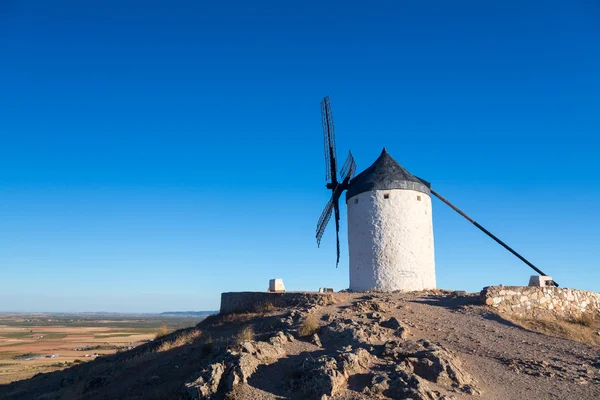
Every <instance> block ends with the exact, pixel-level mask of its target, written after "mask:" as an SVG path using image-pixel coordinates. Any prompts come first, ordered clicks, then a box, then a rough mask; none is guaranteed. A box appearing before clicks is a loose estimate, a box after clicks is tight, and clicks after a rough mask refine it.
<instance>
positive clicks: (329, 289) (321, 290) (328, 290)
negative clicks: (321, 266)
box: [319, 287, 334, 293]
mask: <svg viewBox="0 0 600 400" xmlns="http://www.w3.org/2000/svg"><path fill="white" fill-rule="evenodd" d="M333 292H334V290H333V288H330V287H322V288H319V293H333Z"/></svg>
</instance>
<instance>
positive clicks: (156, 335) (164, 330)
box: [154, 323, 169, 339]
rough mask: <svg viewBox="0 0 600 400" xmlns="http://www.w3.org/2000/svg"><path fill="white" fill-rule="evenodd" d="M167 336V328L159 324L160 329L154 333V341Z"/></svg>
mask: <svg viewBox="0 0 600 400" xmlns="http://www.w3.org/2000/svg"><path fill="white" fill-rule="evenodd" d="M168 334H169V328H167V324H165V323H162V324H160V328H158V329H157V330H156V332H155V333H154V339H160V338H161V337H163V336H167V335H168Z"/></svg>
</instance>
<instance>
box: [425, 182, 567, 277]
mask: <svg viewBox="0 0 600 400" xmlns="http://www.w3.org/2000/svg"><path fill="white" fill-rule="evenodd" d="M419 179H421V178H419ZM421 180H422V179H421ZM430 190H431V194H433V195H434V196H435V197H437V198H438V199H440V200H441V201H443V202H444V203H446V205H448V206H449V207H450V208H451V209H453V210H454V211H456V212H457V213H458V214H460V215H461V216H463V217H464V218H465V219H466V220H467V221H469V222H470V223H472V224H473V225H475V226H476V227H477V228H478V229H479V230H480V231H482V232H483V233H485V234H486V235H488V236H489V237H490V238H492V239H493V240H494V241H495V242H496V243H498V244H499V245H501V246H502V247H504V248H505V249H506V250H508V251H510V252H511V253H512V254H513V255H514V256H516V257H517V258H518V259H519V260H521V261H523V262H524V263H525V264H527V265H528V266H529V267H530V268H531V269H533V270H534V271H535V272H537V273H538V274H540V275H544V276H546V274H545V273H544V272H543V271H542V270H540V269H539V268H537V267H536V266H535V265H533V264H532V263H531V262H529V261H528V260H527V259H526V258H525V257H523V256H522V255H520V254H519V253H517V252H516V251H514V250H513V249H512V248H511V247H510V246H509V245H507V244H506V243H504V242H503V241H502V240H500V239H498V237H497V236H496V235H494V234H493V233H492V232H490V231H488V230H487V229H485V228H484V227H483V226H481V225H479V224H478V223H477V222H476V221H475V220H473V219H472V218H471V217H469V216H468V215H467V214H465V213H464V212H462V211H461V210H460V209H459V208H458V207H456V206H455V205H454V204H452V203H450V202H449V201H448V200H446V199H445V198H444V197H442V196H441V195H440V194H439V193H438V192H436V191H435V190H433V189H430ZM552 283H553V284H554V286H557V287H558V283H556V282H554V281H553V282H552Z"/></svg>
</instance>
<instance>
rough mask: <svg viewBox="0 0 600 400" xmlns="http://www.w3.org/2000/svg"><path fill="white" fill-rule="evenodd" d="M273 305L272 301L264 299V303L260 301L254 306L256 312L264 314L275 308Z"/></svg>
mask: <svg viewBox="0 0 600 400" xmlns="http://www.w3.org/2000/svg"><path fill="white" fill-rule="evenodd" d="M275 308H276V307H275V306H274V305H273V303H271V302H269V301H265V302H264V303H260V304H258V305H257V306H256V307H255V310H256V312H257V313H259V314H266V313H269V312H271V311H274V310H275Z"/></svg>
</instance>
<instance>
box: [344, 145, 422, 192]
mask: <svg viewBox="0 0 600 400" xmlns="http://www.w3.org/2000/svg"><path fill="white" fill-rule="evenodd" d="M428 186H429V185H428V184H427V183H426V182H425V181H422V180H420V179H419V178H417V177H416V176H414V175H413V174H411V173H410V172H408V171H407V170H406V169H404V167H402V166H401V165H400V164H398V161H396V160H394V159H393V158H392V156H390V155H389V153H388V152H387V150H386V149H385V147H384V148H383V151H382V152H381V155H380V156H379V158H377V160H375V162H374V163H373V164H372V165H371V166H370V167H369V168H367V169H365V170H364V171H363V172H361V173H360V174H358V175H357V176H356V177H355V178H354V179H352V180H351V181H350V186H349V188H348V191H347V192H346V201H347V200H348V199H349V198H351V197H353V196H356V195H357V194H360V193H364V192H368V191H371V190H388V189H409V190H416V191H418V192H423V193H425V194H427V195H428V194H429V193H430V191H429V187H428Z"/></svg>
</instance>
